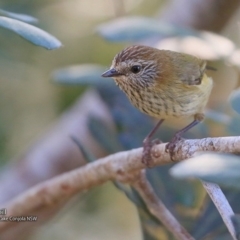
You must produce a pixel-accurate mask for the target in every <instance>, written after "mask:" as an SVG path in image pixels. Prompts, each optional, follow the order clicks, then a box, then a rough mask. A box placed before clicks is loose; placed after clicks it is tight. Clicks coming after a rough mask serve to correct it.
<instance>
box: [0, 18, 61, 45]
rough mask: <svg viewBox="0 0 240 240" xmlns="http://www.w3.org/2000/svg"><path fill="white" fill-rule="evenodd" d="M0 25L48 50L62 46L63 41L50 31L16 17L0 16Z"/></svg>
mask: <svg viewBox="0 0 240 240" xmlns="http://www.w3.org/2000/svg"><path fill="white" fill-rule="evenodd" d="M0 27H3V28H6V29H9V30H11V31H13V32H15V33H16V34H18V35H19V36H21V37H23V38H24V39H26V40H28V41H29V42H31V43H33V44H35V45H37V46H41V47H44V48H46V49H48V50H52V49H55V48H59V47H61V46H62V44H61V42H60V41H59V40H58V39H56V38H55V37H53V36H52V35H50V34H49V33H47V32H45V31H43V30H41V29H39V28H37V27H34V26H32V25H30V24H27V23H24V22H21V21H18V20H15V19H11V18H7V17H0Z"/></svg>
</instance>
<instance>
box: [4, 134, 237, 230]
mask: <svg viewBox="0 0 240 240" xmlns="http://www.w3.org/2000/svg"><path fill="white" fill-rule="evenodd" d="M165 145H166V144H160V145H157V146H155V147H154V148H153V150H152V157H153V164H152V165H153V166H158V165H164V164H168V163H172V160H171V159H170V156H169V154H167V153H166V152H165ZM199 151H214V152H225V153H240V137H220V138H204V139H196V140H182V141H180V142H179V143H178V144H177V146H176V154H175V159H176V161H181V160H184V159H187V158H190V157H192V156H193V155H194V154H195V153H196V152H199ZM141 157H142V148H138V149H133V150H130V151H125V152H119V153H116V154H113V155H109V156H108V157H105V158H102V159H99V160H98V161H95V162H93V163H90V164H88V165H86V166H83V167H81V168H78V169H75V170H72V171H70V172H67V173H64V174H62V175H60V176H58V177H55V178H53V179H51V180H48V181H45V182H43V183H41V184H38V185H36V186H35V187H33V188H31V189H29V190H28V191H26V192H24V193H23V194H21V195H19V196H18V197H16V198H15V199H13V200H12V201H10V202H8V203H6V204H4V205H1V206H0V209H1V208H7V214H8V215H9V216H22V215H26V214H32V213H33V212H35V211H36V210H44V209H46V208H49V207H51V206H54V205H55V204H57V203H59V202H60V201H62V200H65V199H67V198H70V197H72V196H73V195H74V194H76V193H78V192H82V191H86V190H88V189H91V188H92V187H95V186H98V185H100V184H102V183H104V182H106V181H108V180H112V179H121V178H122V177H123V176H124V174H125V173H128V172H131V171H133V172H135V171H139V170H141V169H143V168H144V167H145V166H144V165H143V164H142V162H141ZM11 226H13V224H12V223H11V222H0V232H3V231H4V230H5V229H7V228H9V227H11Z"/></svg>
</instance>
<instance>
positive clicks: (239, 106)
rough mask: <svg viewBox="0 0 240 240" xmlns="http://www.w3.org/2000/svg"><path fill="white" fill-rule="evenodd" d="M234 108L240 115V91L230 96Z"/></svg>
mask: <svg viewBox="0 0 240 240" xmlns="http://www.w3.org/2000/svg"><path fill="white" fill-rule="evenodd" d="M230 103H231V106H232V108H233V109H234V110H235V111H236V112H237V113H238V114H240V90H237V91H234V92H233V93H232V94H231V96H230Z"/></svg>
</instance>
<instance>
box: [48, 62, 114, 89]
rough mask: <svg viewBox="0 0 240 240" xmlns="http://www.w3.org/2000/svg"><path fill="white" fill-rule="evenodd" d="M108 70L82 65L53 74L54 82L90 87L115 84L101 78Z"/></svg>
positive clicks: (101, 67) (99, 66) (96, 66)
mask: <svg viewBox="0 0 240 240" xmlns="http://www.w3.org/2000/svg"><path fill="white" fill-rule="evenodd" d="M104 71H106V68H105V67H103V66H101V65H97V64H82V65H75V66H70V67H66V68H61V69H58V70H56V71H54V72H53V74H52V78H53V80H54V82H56V83H61V84H70V85H72V84H73V85H77V84H79V85H90V84H101V83H103V82H104V83H113V81H112V80H111V79H105V78H103V77H101V75H102V73H103V72H104Z"/></svg>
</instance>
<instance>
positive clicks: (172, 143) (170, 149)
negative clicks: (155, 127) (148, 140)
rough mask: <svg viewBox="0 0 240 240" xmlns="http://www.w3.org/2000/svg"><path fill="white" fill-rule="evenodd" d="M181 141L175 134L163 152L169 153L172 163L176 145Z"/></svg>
mask: <svg viewBox="0 0 240 240" xmlns="http://www.w3.org/2000/svg"><path fill="white" fill-rule="evenodd" d="M181 140H183V138H182V137H181V136H180V135H179V134H176V135H175V136H174V137H173V138H172V139H171V141H170V142H169V143H168V144H167V145H166V148H165V152H166V153H169V155H170V157H171V160H172V161H174V159H173V157H174V154H175V148H176V145H177V143H178V142H179V141H181Z"/></svg>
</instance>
